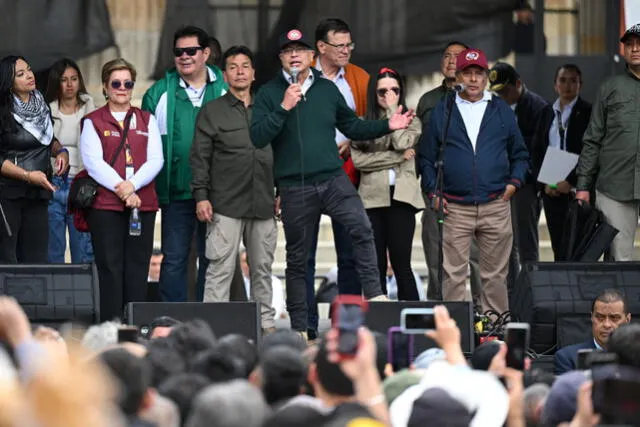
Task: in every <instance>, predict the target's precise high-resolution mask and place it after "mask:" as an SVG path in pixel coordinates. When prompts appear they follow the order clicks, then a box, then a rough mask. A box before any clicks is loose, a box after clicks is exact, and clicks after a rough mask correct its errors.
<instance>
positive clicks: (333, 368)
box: [315, 339, 355, 396]
mask: <svg viewBox="0 0 640 427" xmlns="http://www.w3.org/2000/svg"><path fill="white" fill-rule="evenodd" d="M327 356H328V352H327V342H326V340H325V339H323V340H322V341H321V342H320V345H319V346H318V354H317V355H316V360H315V362H316V373H317V376H318V381H319V382H320V385H321V386H322V388H324V389H325V390H326V391H327V393H329V394H332V395H334V396H353V395H354V394H355V391H354V389H353V382H352V381H351V379H349V378H348V377H347V376H346V375H345V374H344V372H342V368H340V365H339V364H337V363H332V362H330V361H329V360H328V359H327Z"/></svg>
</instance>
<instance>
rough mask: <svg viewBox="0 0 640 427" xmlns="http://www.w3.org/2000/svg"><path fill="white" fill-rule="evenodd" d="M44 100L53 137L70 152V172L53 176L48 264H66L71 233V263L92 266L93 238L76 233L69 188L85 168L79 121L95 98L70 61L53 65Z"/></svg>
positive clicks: (90, 107)
mask: <svg viewBox="0 0 640 427" xmlns="http://www.w3.org/2000/svg"><path fill="white" fill-rule="evenodd" d="M45 99H46V101H47V102H48V103H49V107H50V108H51V116H52V117H53V132H54V135H55V137H56V138H58V141H60V142H61V143H62V145H63V146H64V148H66V149H67V150H68V151H69V171H68V173H67V174H65V175H62V176H54V177H53V180H52V184H53V185H54V186H55V187H56V191H55V192H54V193H53V199H52V200H50V201H49V262H52V263H64V262H65V252H66V250H67V230H69V249H70V251H71V262H73V263H74V264H75V263H83V264H84V263H91V262H93V247H92V246H91V235H90V234H89V233H82V232H80V231H78V230H76V228H75V227H74V225H73V216H72V215H70V214H69V213H68V212H67V199H68V198H69V185H70V183H71V181H72V180H73V177H74V176H76V174H77V173H78V171H80V170H81V169H82V158H81V156H80V120H81V119H82V117H84V116H85V115H86V114H88V113H90V112H91V111H93V110H95V106H94V103H93V98H91V96H89V94H88V93H87V89H86V88H85V86H84V80H83V79H82V73H80V68H79V67H78V64H76V63H75V62H74V61H72V60H71V59H67V58H63V59H61V60H59V61H58V62H56V63H55V64H53V66H52V67H51V71H50V72H49V81H48V84H47V91H46V94H45Z"/></svg>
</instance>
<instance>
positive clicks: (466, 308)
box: [366, 301, 474, 356]
mask: <svg viewBox="0 0 640 427" xmlns="http://www.w3.org/2000/svg"><path fill="white" fill-rule="evenodd" d="M436 305H444V306H446V307H447V309H448V310H449V314H450V315H451V317H452V318H453V319H455V321H456V323H457V324H458V328H460V341H461V345H462V351H463V352H465V353H471V352H473V346H474V328H473V305H472V303H471V302H468V301H460V302H449V301H393V302H371V301H370V302H369V311H368V312H367V319H366V324H367V326H368V327H369V329H371V330H373V331H377V332H380V333H383V334H385V335H386V334H387V332H388V331H389V328H390V327H392V326H400V312H401V311H402V309H403V308H433V307H435V306H436ZM435 346H436V344H435V343H434V342H433V341H431V340H430V339H428V338H427V337H425V336H423V335H416V336H415V351H414V354H415V355H416V356H417V355H418V354H420V353H421V352H423V351H424V350H426V349H428V348H431V347H435Z"/></svg>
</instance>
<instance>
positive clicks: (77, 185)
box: [68, 113, 133, 210]
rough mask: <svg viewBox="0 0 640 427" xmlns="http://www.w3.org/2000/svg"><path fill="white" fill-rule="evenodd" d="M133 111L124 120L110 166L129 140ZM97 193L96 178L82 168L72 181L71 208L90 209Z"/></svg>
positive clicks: (70, 191)
mask: <svg viewBox="0 0 640 427" xmlns="http://www.w3.org/2000/svg"><path fill="white" fill-rule="evenodd" d="M132 116H133V113H129V114H128V115H127V117H125V120H124V129H123V131H122V138H121V139H120V145H119V146H118V149H117V150H116V151H115V153H114V154H113V157H112V158H111V161H110V162H109V165H110V166H113V165H114V163H115V162H116V160H117V159H118V156H119V155H120V152H121V151H122V147H124V143H125V141H126V140H127V133H128V131H129V125H130V124H131V117H132ZM96 194H98V183H97V182H96V180H95V179H93V178H91V177H90V176H89V173H88V172H87V170H86V169H82V170H81V171H80V172H78V174H77V175H76V176H75V177H74V178H73V181H71V185H70V186H69V198H68V204H69V210H72V209H74V210H75V209H89V208H90V207H91V206H93V202H94V201H95V200H96Z"/></svg>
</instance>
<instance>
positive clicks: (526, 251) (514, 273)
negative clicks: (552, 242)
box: [507, 183, 542, 295]
mask: <svg viewBox="0 0 640 427" xmlns="http://www.w3.org/2000/svg"><path fill="white" fill-rule="evenodd" d="M541 210H542V203H541V200H540V197H538V186H537V184H535V183H534V184H524V185H523V186H522V188H520V189H519V190H518V191H516V194H515V195H514V196H513V198H512V199H511V224H512V226H513V247H512V249H511V256H510V259H509V275H508V278H507V287H508V288H509V295H511V290H512V289H513V287H514V285H515V283H516V279H517V278H518V275H519V274H520V270H521V269H522V264H524V263H526V262H532V261H538V222H539V221H540V212H541Z"/></svg>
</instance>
